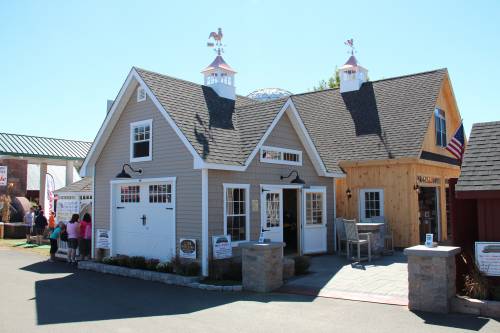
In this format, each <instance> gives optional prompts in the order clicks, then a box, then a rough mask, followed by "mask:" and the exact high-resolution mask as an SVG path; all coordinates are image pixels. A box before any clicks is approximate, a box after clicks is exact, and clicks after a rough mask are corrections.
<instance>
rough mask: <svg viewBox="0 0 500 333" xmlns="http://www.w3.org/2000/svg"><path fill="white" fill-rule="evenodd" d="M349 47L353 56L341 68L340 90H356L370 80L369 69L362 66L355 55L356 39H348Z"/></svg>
mask: <svg viewBox="0 0 500 333" xmlns="http://www.w3.org/2000/svg"><path fill="white" fill-rule="evenodd" d="M344 44H345V45H347V47H349V52H350V53H351V56H350V57H349V59H347V62H346V63H345V64H344V65H343V66H342V67H340V68H339V77H340V92H341V93H345V92H349V91H356V90H359V88H361V85H362V84H363V83H364V82H366V81H367V80H368V70H367V69H366V68H364V67H362V66H361V65H360V64H359V63H358V60H357V59H356V57H355V56H354V41H353V39H352V38H351V39H349V40H347V41H346V42H345V43H344Z"/></svg>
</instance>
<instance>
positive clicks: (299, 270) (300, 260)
mask: <svg viewBox="0 0 500 333" xmlns="http://www.w3.org/2000/svg"><path fill="white" fill-rule="evenodd" d="M293 260H294V261H295V275H302V274H306V273H307V272H308V271H309V266H311V258H310V257H308V256H296V257H294V258H293Z"/></svg>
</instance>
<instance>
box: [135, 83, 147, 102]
mask: <svg viewBox="0 0 500 333" xmlns="http://www.w3.org/2000/svg"><path fill="white" fill-rule="evenodd" d="M146 97H147V94H146V89H144V88H143V87H141V86H139V87H137V102H138V103H139V102H143V101H145V100H146Z"/></svg>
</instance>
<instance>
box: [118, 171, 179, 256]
mask: <svg viewBox="0 0 500 333" xmlns="http://www.w3.org/2000/svg"><path fill="white" fill-rule="evenodd" d="M174 185H175V183H174V182H173V181H146V180H144V181H142V182H140V183H139V182H135V183H119V184H115V185H114V189H113V197H114V200H113V201H114V205H113V207H112V209H113V210H114V211H113V214H112V219H113V221H112V225H111V227H112V233H113V237H112V242H113V244H112V247H113V255H117V254H124V255H129V256H144V257H146V258H155V259H160V260H163V261H164V260H169V259H170V258H172V256H173V254H174V252H175V209H174V206H175V186H174Z"/></svg>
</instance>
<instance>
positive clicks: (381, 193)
mask: <svg viewBox="0 0 500 333" xmlns="http://www.w3.org/2000/svg"><path fill="white" fill-rule="evenodd" d="M366 192H378V193H379V197H380V216H385V215H384V206H385V199H384V189H382V188H363V189H360V190H359V220H360V221H361V222H362V221H363V220H365V219H366V217H365V193H366Z"/></svg>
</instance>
